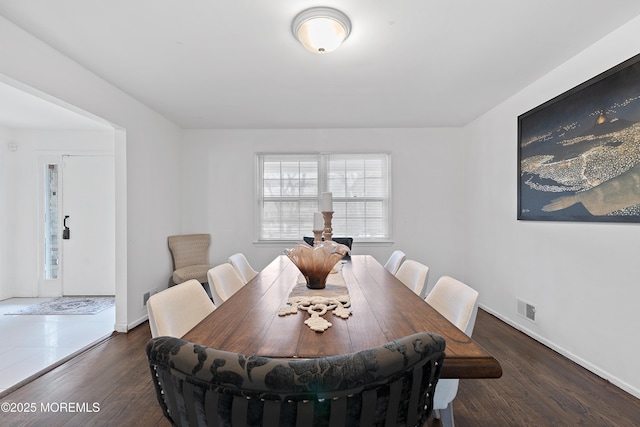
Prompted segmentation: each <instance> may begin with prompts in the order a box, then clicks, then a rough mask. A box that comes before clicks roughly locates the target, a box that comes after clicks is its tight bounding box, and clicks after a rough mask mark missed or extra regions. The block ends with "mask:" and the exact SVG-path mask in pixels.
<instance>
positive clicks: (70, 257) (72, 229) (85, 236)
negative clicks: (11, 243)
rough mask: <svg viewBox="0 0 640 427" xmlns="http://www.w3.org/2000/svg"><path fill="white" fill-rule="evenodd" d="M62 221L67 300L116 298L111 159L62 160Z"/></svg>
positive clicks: (113, 176)
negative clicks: (108, 296) (78, 296)
mask: <svg viewBox="0 0 640 427" xmlns="http://www.w3.org/2000/svg"><path fill="white" fill-rule="evenodd" d="M62 218H63V219H64V222H65V223H66V225H67V227H68V229H69V230H68V239H67V238H65V237H66V236H64V235H63V240H62V293H63V295H114V294H115V173H114V158H113V156H98V155H96V156H63V157H62ZM63 229H64V225H63Z"/></svg>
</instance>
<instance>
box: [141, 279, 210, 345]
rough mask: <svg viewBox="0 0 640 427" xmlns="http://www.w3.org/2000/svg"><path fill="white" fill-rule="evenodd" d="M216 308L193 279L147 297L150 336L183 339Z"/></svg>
mask: <svg viewBox="0 0 640 427" xmlns="http://www.w3.org/2000/svg"><path fill="white" fill-rule="evenodd" d="M215 309H216V306H215V305H214V304H213V303H212V302H211V300H210V299H209V296H208V295H207V292H206V291H205V290H204V288H203V287H202V284H200V282H199V281H198V280H196V279H191V280H188V281H186V282H184V283H180V284H177V285H175V286H172V287H170V288H168V289H165V290H164V291H161V292H158V293H157V294H154V295H152V296H151V297H150V298H149V299H148V300H147V313H148V314H149V328H150V329H151V337H153V338H155V337H161V336H170V337H176V338H182V337H183V336H184V334H186V333H187V332H189V331H190V330H191V328H193V327H194V326H195V325H197V324H198V323H199V322H200V321H201V320H202V319H204V318H205V317H207V316H208V315H209V314H210V313H211V312H212V311H213V310H215Z"/></svg>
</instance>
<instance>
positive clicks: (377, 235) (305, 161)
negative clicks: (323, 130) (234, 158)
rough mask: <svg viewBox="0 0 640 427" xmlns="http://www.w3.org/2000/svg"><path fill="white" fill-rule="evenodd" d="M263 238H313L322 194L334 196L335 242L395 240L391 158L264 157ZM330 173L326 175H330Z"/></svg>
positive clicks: (358, 156)
mask: <svg viewBox="0 0 640 427" xmlns="http://www.w3.org/2000/svg"><path fill="white" fill-rule="evenodd" d="M258 158H259V163H260V167H261V169H260V170H261V177H260V182H259V185H260V187H259V188H261V190H262V191H261V192H259V193H260V196H259V197H260V200H259V202H260V203H259V204H260V206H261V209H260V213H259V219H258V223H259V238H260V239H264V240H298V239H301V237H302V236H305V235H310V233H311V230H312V227H313V213H314V212H317V211H318V208H319V199H320V194H321V192H322V191H330V192H332V193H333V202H334V203H333V207H334V215H333V221H332V227H333V235H334V236H349V237H353V238H355V239H361V240H366V239H386V238H389V226H388V223H389V214H388V205H389V201H388V194H389V178H388V166H387V165H388V155H387V154H335V155H334V154H326V155H308V154H306V155H305V154H303V155H287V154H282V155H259V157H258ZM324 168H326V169H324Z"/></svg>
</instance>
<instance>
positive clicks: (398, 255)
mask: <svg viewBox="0 0 640 427" xmlns="http://www.w3.org/2000/svg"><path fill="white" fill-rule="evenodd" d="M405 259H407V256H406V255H405V253H404V252H402V251H400V250H395V251H393V252H392V253H391V255H390V256H389V259H388V260H387V262H385V263H384V268H385V269H386V270H387V271H388V272H389V273H391V274H393V275H394V276H395V274H396V273H397V272H398V268H400V265H401V264H402V263H403V262H404V260H405Z"/></svg>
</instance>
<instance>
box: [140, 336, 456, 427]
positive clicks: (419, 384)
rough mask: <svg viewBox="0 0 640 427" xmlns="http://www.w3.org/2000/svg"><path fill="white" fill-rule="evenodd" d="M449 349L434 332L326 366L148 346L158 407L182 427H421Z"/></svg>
mask: <svg viewBox="0 0 640 427" xmlns="http://www.w3.org/2000/svg"><path fill="white" fill-rule="evenodd" d="M444 350H445V341H444V338H442V337H441V336H439V335H434V334H431V333H428V332H422V333H417V334H414V335H410V336H408V337H404V338H402V339H399V340H396V341H392V342H389V343H387V344H385V345H384V346H380V347H375V348H372V349H369V350H364V351H361V352H358V353H353V354H348V355H340V356H332V357H326V358H319V359H271V358H267V357H259V356H245V355H240V354H236V353H229V352H225V351H220V350H215V349H212V348H208V347H204V346H201V345H197V344H194V343H191V342H188V341H184V340H182V339H179V338H170V337H158V338H153V339H151V340H150V341H149V342H148V344H147V356H148V358H149V363H150V367H151V375H152V378H153V382H154V385H155V388H156V394H157V397H158V402H159V403H160V406H161V407H162V410H163V412H164V415H165V416H166V417H167V419H168V420H169V421H171V423H172V424H173V425H177V426H187V425H191V426H196V425H225V426H235V425H247V426H258V425H260V426H305V427H306V426H311V425H328V424H329V421H330V420H331V425H334V424H335V425H344V426H352V425H361V426H371V425H387V426H391V425H394V426H395V425H399V426H400V425H402V426H416V425H418V426H422V425H423V424H424V422H425V421H426V419H427V417H428V416H429V414H430V413H431V411H432V408H433V395H434V390H435V386H436V383H437V381H438V378H439V376H440V369H441V366H442V360H443V358H444Z"/></svg>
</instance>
